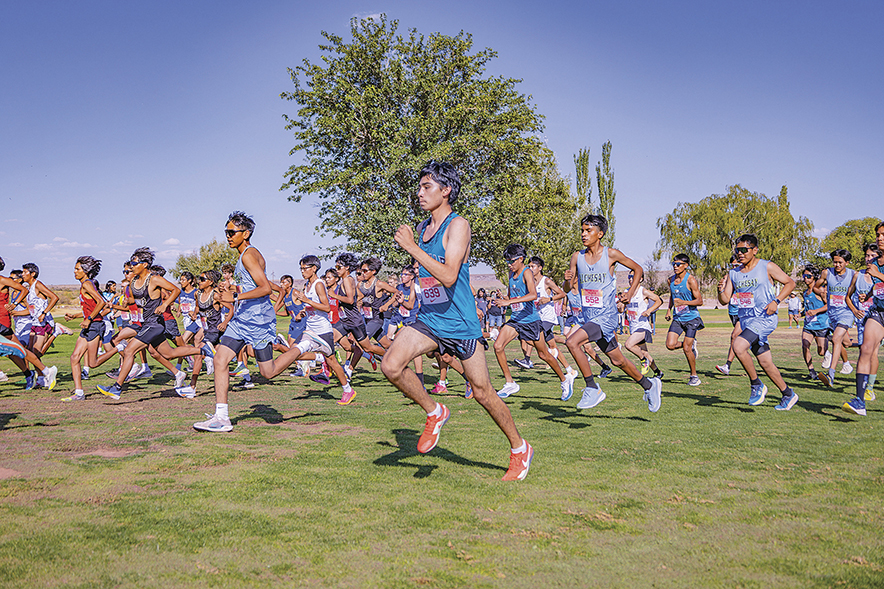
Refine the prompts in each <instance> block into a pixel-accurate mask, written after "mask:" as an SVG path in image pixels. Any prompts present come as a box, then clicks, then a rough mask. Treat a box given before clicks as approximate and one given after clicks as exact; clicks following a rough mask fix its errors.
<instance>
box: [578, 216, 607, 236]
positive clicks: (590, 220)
mask: <svg viewBox="0 0 884 589" xmlns="http://www.w3.org/2000/svg"><path fill="white" fill-rule="evenodd" d="M583 225H595V226H596V227H598V228H599V231H601V232H602V233H604V234H605V235H607V234H608V220H607V219H605V218H604V217H603V216H601V215H586V216H585V217H583V219H581V220H580V226H581V227H582V226H583Z"/></svg>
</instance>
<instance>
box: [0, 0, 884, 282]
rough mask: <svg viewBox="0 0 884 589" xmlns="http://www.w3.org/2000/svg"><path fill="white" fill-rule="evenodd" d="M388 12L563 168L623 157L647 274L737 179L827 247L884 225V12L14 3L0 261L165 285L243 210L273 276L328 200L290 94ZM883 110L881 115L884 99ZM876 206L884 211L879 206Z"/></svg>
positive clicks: (781, 7)
mask: <svg viewBox="0 0 884 589" xmlns="http://www.w3.org/2000/svg"><path fill="white" fill-rule="evenodd" d="M381 12H383V13H386V14H387V15H388V16H389V17H390V18H391V19H398V20H399V21H400V30H401V31H402V32H405V31H406V29H407V28H410V27H414V28H417V29H418V30H419V31H420V32H422V33H425V34H429V33H432V32H436V31H439V32H442V33H446V34H452V35H453V34H456V33H457V32H459V31H460V30H465V31H467V32H470V33H472V35H473V39H474V42H475V46H476V48H477V49H480V48H484V47H491V48H493V49H495V50H496V51H497V52H498V55H499V57H498V59H496V60H494V61H493V62H492V63H491V64H490V67H489V73H491V74H494V75H504V76H508V77H515V78H521V79H522V80H523V82H522V83H521V84H520V86H519V90H520V91H522V92H524V93H526V94H530V95H531V96H532V100H533V102H534V104H535V105H536V106H537V109H538V111H539V112H540V113H542V114H543V115H545V117H546V119H545V125H546V130H545V133H544V140H545V141H546V142H547V144H548V145H549V147H550V148H551V149H552V150H553V151H554V152H555V153H556V155H557V157H558V161H559V166H560V168H561V170H562V171H563V172H564V173H571V174H573V160H572V157H573V154H574V153H576V151H577V150H578V149H579V148H581V147H584V146H587V147H590V148H591V150H592V151H591V153H590V157H591V160H592V162H593V164H594V163H595V162H596V160H598V159H599V157H600V154H601V145H602V143H604V142H605V141H607V140H610V141H611V142H612V144H613V151H612V164H613V168H614V172H615V188H616V190H617V203H616V209H615V213H616V217H617V246H618V247H619V248H620V249H622V250H623V251H624V252H625V253H626V254H627V255H630V256H632V257H633V258H636V259H638V260H644V259H646V258H648V257H650V255H651V253H652V252H653V250H654V246H655V244H656V241H657V237H658V233H657V230H656V220H657V218H658V217H660V216H662V215H664V214H666V213H667V212H669V211H671V210H672V209H673V208H674V207H675V206H676V205H677V203H678V202H679V201H692V202H695V201H698V200H700V199H702V198H704V197H706V196H708V195H710V194H713V193H723V192H725V191H726V187H727V186H728V185H730V184H736V183H739V184H742V185H743V186H744V187H745V188H748V189H749V190H753V191H757V192H763V193H765V194H767V195H770V196H772V195H775V194H777V193H778V192H779V189H780V186H782V185H783V184H786V185H787V186H788V188H789V195H790V199H791V203H792V212H793V214H794V215H796V216H798V215H804V216H807V217H809V218H810V219H811V220H812V221H813V222H814V223H815V225H816V228H817V232H818V234H820V235H824V234H825V233H826V232H827V231H828V230H831V229H833V228H834V227H836V226H837V225H839V224H840V223H842V222H844V221H846V220H848V219H854V218H858V217H864V216H881V215H884V207H882V206H881V205H880V202H881V196H880V192H881V187H882V185H884V165H882V163H881V162H882V154H884V114H882V109H881V104H882V96H884V92H882V91H884V76H882V73H881V72H882V71H884V40H882V39H884V37H882V35H881V34H880V25H881V23H882V22H884V5H882V4H881V3H880V2H842V3H837V4H836V3H820V2H770V1H768V2H739V3H722V2H708V1H704V2H670V3H666V2H556V1H548V2H522V1H513V2H506V3H503V2H499V3H491V2H481V1H479V2H476V1H475V0H473V1H471V2H463V1H460V0H458V1H455V2H447V3H440V2H432V3H430V2H422V1H414V0H413V1H383V0H381V1H375V0H371V1H370V2H361V1H336V2H328V3H317V2H301V1H289V2H281V1H260V0H258V1H253V2H248V3H245V2H220V1H215V2H199V1H198V2H187V3H184V2H142V3H130V2H117V1H107V2H91V1H82V2H76V3H74V2H66V1H59V2H42V1H35V2H27V3H25V2H18V3H13V2H6V3H4V5H3V7H2V8H0V55H2V59H0V202H2V207H3V214H2V217H0V219H2V225H0V256H2V257H3V258H4V260H5V261H6V264H7V271H8V269H10V268H20V267H21V265H22V264H23V263H25V262H30V261H33V262H36V263H37V264H38V265H39V266H40V267H41V271H42V274H41V278H42V279H44V280H45V281H46V282H47V283H50V284H69V283H72V282H73V277H72V270H71V269H72V267H73V263H74V260H75V259H76V257H77V256H80V255H92V256H95V257H97V258H100V259H102V260H103V261H104V263H105V270H104V271H102V273H101V275H100V276H99V279H101V280H108V279H111V278H113V279H118V278H119V267H120V265H121V264H122V262H123V260H125V259H126V258H127V257H128V256H129V254H130V253H131V252H132V250H134V249H135V248H136V247H140V246H143V245H147V246H150V247H151V248H153V249H155V250H156V251H157V252H159V262H160V263H163V264H164V265H166V266H169V267H171V266H172V265H173V264H174V261H175V259H176V257H177V255H178V254H179V253H182V252H187V251H190V250H193V249H194V248H197V247H199V245H200V244H202V243H205V242H208V241H210V240H211V239H212V238H219V239H220V238H221V237H222V234H221V230H222V229H223V224H224V221H225V220H226V217H227V214H228V213H229V212H230V211H232V210H234V209H243V210H246V211H247V212H249V213H251V214H253V216H254V217H255V219H256V221H257V224H258V228H257V231H256V233H255V237H254V239H253V243H254V244H255V245H256V246H258V247H259V248H260V249H261V250H262V252H263V253H264V254H265V257H266V258H267V260H268V272H269V273H270V274H272V275H275V276H276V277H277V278H278V277H279V276H280V275H281V274H284V273H292V274H295V273H296V270H297V260H298V259H299V258H300V257H301V256H302V255H303V254H305V253H321V252H322V247H323V246H324V245H328V244H329V241H328V240H327V239H324V238H322V237H320V236H319V235H317V234H315V232H314V227H315V226H316V225H317V224H318V218H317V215H316V213H317V206H316V200H315V199H310V198H307V199H305V200H304V201H303V202H302V203H299V204H295V203H291V202H288V201H287V200H286V195H285V194H284V193H281V192H279V190H278V189H279V187H280V185H281V184H282V181H283V173H284V172H285V170H286V169H287V168H288V166H289V165H290V164H291V163H293V162H294V161H296V160H295V159H293V158H292V157H290V156H289V155H288V151H289V149H290V148H291V147H292V145H293V143H294V141H293V138H292V137H291V135H290V134H289V133H288V132H287V131H285V129H284V122H283V119H282V114H283V113H288V114H294V113H295V106H294V105H293V104H292V103H288V102H285V101H283V100H281V99H280V98H279V94H280V92H283V91H287V90H289V89H290V88H291V82H290V80H289V77H288V74H287V71H286V68H287V67H294V66H295V65H297V64H299V63H300V62H301V60H303V59H305V58H306V59H309V60H312V61H315V60H317V59H318V58H319V56H320V51H319V49H318V45H319V43H320V42H321V41H322V37H321V36H320V31H321V30H326V31H330V32H334V33H337V34H340V35H342V36H345V38H346V37H347V36H348V34H349V19H350V18H351V17H353V16H366V15H372V14H378V13H381ZM875 104H877V105H878V107H875V106H874V105H875ZM876 202H877V203H879V204H878V205H875V204H874V203H876Z"/></svg>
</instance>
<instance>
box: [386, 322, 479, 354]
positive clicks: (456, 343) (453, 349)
mask: <svg viewBox="0 0 884 589" xmlns="http://www.w3.org/2000/svg"><path fill="white" fill-rule="evenodd" d="M407 327H410V328H411V329H415V330H417V331H418V332H420V333H422V334H424V335H425V336H427V337H428V338H430V339H431V340H433V341H434V342H435V343H436V345H437V346H438V347H439V352H440V353H441V354H448V355H449V356H454V357H456V358H459V359H461V360H469V359H470V358H472V357H473V354H475V353H476V344H477V343H478V341H479V340H476V339H454V338H448V337H439V336H438V335H436V334H435V333H433V332H432V331H431V330H430V328H429V327H427V326H426V325H424V324H423V322H421V320H420V319H418V320H416V321H415V322H414V323H412V324H411V325H408V326H407ZM403 329H406V327H404V328H403Z"/></svg>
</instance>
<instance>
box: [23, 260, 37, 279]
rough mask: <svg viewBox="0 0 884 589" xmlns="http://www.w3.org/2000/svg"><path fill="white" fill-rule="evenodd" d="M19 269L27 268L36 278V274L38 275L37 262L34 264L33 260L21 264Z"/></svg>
mask: <svg viewBox="0 0 884 589" xmlns="http://www.w3.org/2000/svg"><path fill="white" fill-rule="evenodd" d="M21 269H22V270H27V271H28V272H30V273H31V274H33V275H34V278H37V277H38V276H40V268H38V267H37V264H35V263H33V262H28V263H27V264H22V265H21Z"/></svg>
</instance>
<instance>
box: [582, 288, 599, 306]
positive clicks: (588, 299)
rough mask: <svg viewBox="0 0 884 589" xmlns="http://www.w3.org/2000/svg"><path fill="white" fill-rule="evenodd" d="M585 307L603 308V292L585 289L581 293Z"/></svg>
mask: <svg viewBox="0 0 884 589" xmlns="http://www.w3.org/2000/svg"><path fill="white" fill-rule="evenodd" d="M580 296H581V300H582V301H583V306H584V307H593V308H595V309H601V308H602V291H601V290H598V289H592V288H584V289H583V290H581V291H580Z"/></svg>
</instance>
